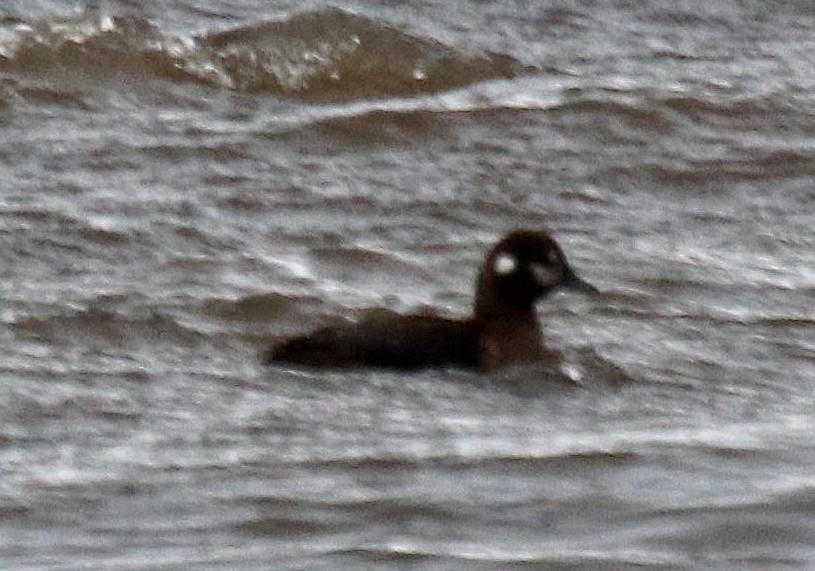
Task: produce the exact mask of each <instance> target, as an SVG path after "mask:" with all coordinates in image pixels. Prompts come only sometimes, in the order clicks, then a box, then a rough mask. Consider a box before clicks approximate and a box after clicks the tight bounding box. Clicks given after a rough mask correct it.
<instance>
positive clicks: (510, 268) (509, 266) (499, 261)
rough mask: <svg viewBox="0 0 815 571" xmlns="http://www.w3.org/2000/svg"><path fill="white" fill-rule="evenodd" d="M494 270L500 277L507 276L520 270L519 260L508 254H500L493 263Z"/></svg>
mask: <svg viewBox="0 0 815 571" xmlns="http://www.w3.org/2000/svg"><path fill="white" fill-rule="evenodd" d="M492 269H493V270H494V271H495V273H496V274H498V275H499V276H506V275H509V274H511V273H512V272H514V271H515V270H516V269H518V260H516V259H515V256H513V255H512V254H508V253H506V252H500V253H499V254H498V255H496V256H495V259H494V260H493V261H492Z"/></svg>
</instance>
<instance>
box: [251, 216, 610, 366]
mask: <svg viewBox="0 0 815 571" xmlns="http://www.w3.org/2000/svg"><path fill="white" fill-rule="evenodd" d="M559 290H571V291H575V292H581V293H598V291H599V290H598V289H597V288H596V287H595V286H593V285H592V284H590V283H589V282H587V281H586V280H584V279H582V278H581V277H579V276H578V275H577V273H576V272H575V271H574V270H573V269H572V267H571V266H570V264H569V263H568V261H567V260H566V256H565V255H564V253H563V250H562V249H561V247H560V245H559V244H558V243H557V242H556V241H555V239H554V238H553V237H552V236H551V235H550V234H549V232H547V231H545V230H528V229H518V230H513V231H511V232H509V233H507V234H506V235H504V236H503V237H502V238H501V239H500V240H498V242H497V243H495V245H493V247H492V248H491V249H490V250H489V251H488V252H487V253H486V256H485V258H484V261H483V263H482V264H481V268H480V270H479V272H478V277H477V280H476V287H475V300H474V305H473V312H472V315H471V316H470V317H467V318H463V319H462V318H448V317H442V316H435V315H424V314H422V315H404V314H397V313H388V314H385V315H383V314H377V315H375V316H371V317H370V318H368V319H363V320H362V321H359V322H358V323H350V324H344V325H339V326H328V327H322V328H320V329H317V330H315V331H312V332H310V333H307V334H304V335H299V336H296V337H293V338H289V339H286V340H284V341H283V342H281V343H279V344H277V345H275V346H273V347H272V348H270V349H269V350H267V351H266V352H265V353H264V354H263V357H262V359H263V361H264V362H265V363H266V364H270V365H272V364H288V365H297V366H305V367H315V368H334V369H348V368H383V369H399V370H417V369H426V368H432V367H451V368H460V369H468V370H474V371H480V372H483V373H490V372H494V371H498V370H500V369H504V368H506V367H508V366H510V365H515V364H519V363H529V362H535V361H540V360H542V359H545V358H546V357H547V355H551V354H553V352H552V351H551V350H550V349H547V348H546V347H545V346H544V344H543V338H542V334H541V327H540V323H539V321H538V316H537V312H536V305H537V303H538V302H539V301H541V300H543V299H545V298H546V297H548V296H549V295H551V294H552V293H554V292H556V291H559Z"/></svg>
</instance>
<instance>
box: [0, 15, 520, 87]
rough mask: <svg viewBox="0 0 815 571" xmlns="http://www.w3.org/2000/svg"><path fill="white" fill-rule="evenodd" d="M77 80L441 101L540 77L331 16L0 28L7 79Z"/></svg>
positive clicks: (110, 18) (496, 58) (514, 65)
mask: <svg viewBox="0 0 815 571" xmlns="http://www.w3.org/2000/svg"><path fill="white" fill-rule="evenodd" d="M2 70H5V71H20V72H26V73H33V74H46V75H48V74H53V73H62V74H65V75H68V76H70V77H71V78H78V79H98V78H100V77H111V78H120V79H124V80H126V81H127V80H136V79H138V78H140V77H145V76H148V77H149V76H152V77H158V78H163V79H168V80H171V81H192V82H196V83H202V84H207V85H215V86H219V87H224V88H228V89H233V90H238V91H260V92H269V93H273V94H276V95H280V96H285V97H290V98H295V99H303V100H347V99H355V98H372V97H383V96H411V95H415V94H421V93H435V92H440V91H445V90H450V89H454V88H457V87H461V86H466V85H469V84H472V83H477V82H481V81H485V80H490V79H497V78H510V77H515V76H517V75H519V74H522V73H526V72H528V71H530V69H529V68H527V67H525V66H523V65H522V64H521V63H520V62H518V61H517V60H515V59H514V58H512V57H511V56H508V55H504V54H496V53H478V54H467V53H462V52H460V51H458V50H455V49H453V48H451V47H449V46H446V45H444V44H442V43H440V42H438V41H435V40H433V39H430V38H422V37H418V36H414V35H410V34H407V33H405V32H403V31H400V30H398V29H396V28H394V27H392V26H389V25H387V24H385V23H382V22H379V21H376V20H372V19H370V18H367V17H365V16H362V15H357V14H352V13H350V12H346V11H343V10H339V9H335V8H328V9H324V10H318V11H313V12H304V13H300V14H295V15H292V16H290V17H288V18H286V19H282V20H271V21H261V22H257V23H252V24H249V25H246V26H240V27H236V28H233V29H230V30H226V31H218V32H211V33H210V32H207V33H203V34H201V35H199V36H194V37H179V36H174V35H171V34H168V33H166V32H164V31H162V30H160V29H159V28H158V27H156V26H155V25H153V24H152V23H150V22H149V21H148V20H145V19H142V18H138V17H134V16H116V15H110V14H102V13H99V12H96V11H88V12H86V13H84V14H82V15H81V16H78V17H76V18H70V19H63V20H59V19H54V20H48V21H41V22H36V23H31V24H28V23H14V24H13V25H11V26H10V25H9V24H6V27H5V28H0V71H2Z"/></svg>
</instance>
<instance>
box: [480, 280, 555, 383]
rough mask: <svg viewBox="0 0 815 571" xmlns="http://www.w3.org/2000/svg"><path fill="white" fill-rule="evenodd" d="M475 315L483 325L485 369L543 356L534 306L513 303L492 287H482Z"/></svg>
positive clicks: (481, 332) (483, 361) (482, 337)
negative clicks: (497, 294)
mask: <svg viewBox="0 0 815 571" xmlns="http://www.w3.org/2000/svg"><path fill="white" fill-rule="evenodd" d="M474 314H475V321H476V323H477V324H478V327H479V344H480V349H481V351H480V355H481V363H480V365H481V369H482V370H484V371H494V370H496V369H499V368H502V367H505V366H507V365H510V364H513V363H519V362H525V361H535V360H537V359H539V358H541V356H542V355H543V347H542V345H541V330H540V325H539V324H538V318H537V314H536V312H535V307H534V305H532V304H529V305H525V306H520V307H518V306H513V305H511V304H509V303H506V302H503V301H502V300H501V299H500V297H498V296H496V295H494V292H490V291H489V288H479V292H478V295H477V296H476V303H475V311H474Z"/></svg>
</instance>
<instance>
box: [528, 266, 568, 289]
mask: <svg viewBox="0 0 815 571" xmlns="http://www.w3.org/2000/svg"><path fill="white" fill-rule="evenodd" d="M529 269H530V270H531V272H532V275H533V276H535V280H536V281H537V282H538V283H539V284H540V285H541V286H543V287H550V286H553V285H555V284H556V283H558V282H559V281H560V278H561V275H560V272H558V271H556V270H554V269H552V268H549V267H547V266H542V265H541V264H530V265H529Z"/></svg>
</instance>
